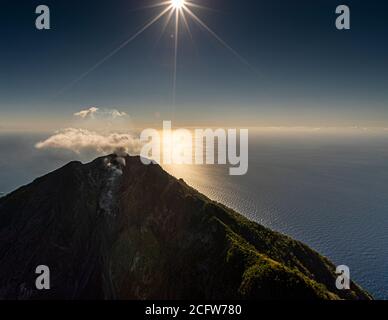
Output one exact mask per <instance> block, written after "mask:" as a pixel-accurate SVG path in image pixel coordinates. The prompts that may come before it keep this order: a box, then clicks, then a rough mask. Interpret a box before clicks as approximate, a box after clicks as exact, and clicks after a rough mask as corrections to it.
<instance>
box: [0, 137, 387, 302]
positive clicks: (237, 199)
mask: <svg viewBox="0 0 388 320" xmlns="http://www.w3.org/2000/svg"><path fill="white" fill-rule="evenodd" d="M44 137H47V135H45V136H34V135H24V136H23V135H10V134H0V196H1V193H8V192H10V191H12V190H14V189H16V188H17V187H19V186H21V185H23V184H26V183H28V182H31V181H32V180H33V179H34V178H36V177H38V176H41V175H43V174H46V173H48V172H50V171H52V170H54V169H57V168H58V167H60V166H62V165H64V164H65V163H67V162H68V161H71V160H81V161H88V160H91V158H92V156H94V155H93V154H87V155H84V154H81V155H77V154H74V153H72V152H64V151H63V152H58V151H53V150H50V151H42V150H36V149H35V148H34V144H35V143H36V142H38V141H39V140H40V139H41V138H44ZM249 148H250V150H249V171H248V174H247V175H245V176H240V177H236V176H234V177H232V176H229V175H228V167H225V166H217V165H209V166H205V165H204V166H183V165H182V166H170V167H165V168H166V170H168V171H169V172H170V173H171V174H173V175H175V176H176V177H178V178H183V179H184V180H185V181H186V182H187V183H188V184H190V185H192V186H193V187H194V188H196V189H198V190H199V191H200V192H202V193H204V194H206V195H207V196H208V197H210V198H211V199H213V200H216V201H219V202H221V203H224V204H226V205H227V206H229V207H231V208H233V209H235V210H237V211H239V212H241V213H242V214H243V215H245V216H247V217H248V218H250V219H252V220H254V221H256V222H258V223H260V224H263V225H265V226H267V227H269V228H271V229H274V230H277V231H280V232H283V233H285V234H287V235H290V236H291V237H293V238H295V239H298V240H301V241H303V242H305V243H306V244H308V245H310V246H311V247H312V248H314V249H316V250H318V251H319V252H320V253H321V254H323V255H325V256H327V257H329V258H330V259H331V260H332V261H333V262H334V263H336V264H337V265H347V266H349V267H350V271H351V278H352V279H353V280H355V281H356V282H358V283H359V284H360V285H361V286H363V287H364V288H365V289H367V290H368V291H369V292H370V293H372V295H373V296H374V297H375V298H378V299H388V132H387V133H385V134H384V133H379V134H375V133H367V132H358V131H357V132H356V133H355V132H351V133H341V134H334V133H319V132H297V133H293V134H289V133H284V132H276V133H269V132H260V131H257V132H256V131H254V132H252V131H251V132H250V144H249Z"/></svg>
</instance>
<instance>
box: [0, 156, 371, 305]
mask: <svg viewBox="0 0 388 320" xmlns="http://www.w3.org/2000/svg"><path fill="white" fill-rule="evenodd" d="M125 164H126V165H125ZM38 265H47V266H49V267H50V275H51V289H50V290H46V291H45V290H43V291H38V290H36V289H35V279H36V277H37V275H36V274H35V268H36V267H37V266H38ZM335 279H336V275H335V267H334V266H333V264H332V263H331V262H330V261H329V260H327V259H326V258H324V257H322V256H320V255H319V254H318V253H316V252H315V251H313V250H311V249H310V248H308V247H307V246H305V245H304V244H302V243H300V242H297V241H294V240H292V239H291V238H289V237H286V236H284V235H281V234H278V233H276V232H273V231H270V230H269V229H267V228H264V227H262V226H260V225H258V224H256V223H253V222H250V221H248V220H247V219H245V218H244V217H242V216H241V215H239V214H238V213H236V212H234V211H232V210H230V209H228V208H226V207H224V206H222V205H220V204H218V203H215V202H213V201H211V200H209V199H208V198H206V197H205V196H203V195H202V194H200V193H198V192H197V191H195V190H194V189H192V188H190V187H189V186H188V185H186V184H185V182H184V181H182V180H177V179H175V178H174V177H172V176H170V175H169V174H167V173H166V172H165V171H163V170H162V169H161V167H160V166H158V165H150V166H144V165H143V164H142V163H141V161H140V159H139V158H138V157H126V158H125V159H124V158H119V157H116V156H113V155H112V156H108V157H104V158H99V159H96V160H95V161H93V162H91V163H89V164H85V165H84V164H81V163H80V162H72V163H69V164H68V165H66V166H65V167H63V168H61V169H59V170H57V171H55V172H53V173H50V174H48V175H46V176H44V177H42V178H39V179H37V180H35V181H34V182H33V183H31V184H30V185H27V186H25V187H22V188H20V189H19V190H16V191H15V192H13V193H11V194H9V195H7V196H6V197H4V198H1V199H0V284H1V285H0V298H3V299H369V298H370V296H369V295H368V294H367V293H366V292H364V291H363V290H362V289H360V288H359V287H358V286H357V285H355V284H354V283H352V288H351V290H349V291H338V290H337V289H336V288H335Z"/></svg>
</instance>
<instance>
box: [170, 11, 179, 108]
mask: <svg viewBox="0 0 388 320" xmlns="http://www.w3.org/2000/svg"><path fill="white" fill-rule="evenodd" d="M179 17H180V9H179V8H177V9H176V10H175V39H174V40H175V48H174V49H175V51H174V75H173V97H172V99H173V108H175V103H176V87H177V68H178V45H179ZM173 111H175V110H173Z"/></svg>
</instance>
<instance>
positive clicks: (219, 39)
mask: <svg viewBox="0 0 388 320" xmlns="http://www.w3.org/2000/svg"><path fill="white" fill-rule="evenodd" d="M183 9H184V10H185V11H186V12H187V13H188V14H189V15H190V16H191V17H192V18H193V19H194V20H195V21H196V22H197V23H198V24H199V25H200V26H201V27H203V28H204V29H205V30H206V31H208V32H209V33H210V34H211V35H212V36H213V37H214V38H215V39H216V40H217V41H218V42H219V43H221V44H222V45H223V46H224V47H225V48H226V49H228V50H229V51H230V52H231V53H232V54H233V55H234V56H236V58H238V59H239V60H240V61H241V62H242V63H243V64H245V65H247V66H248V67H250V68H252V66H251V65H250V63H249V62H248V61H246V60H245V59H244V58H243V57H242V56H241V55H240V54H239V53H238V52H237V51H236V50H234V49H233V48H232V47H231V46H229V45H228V44H227V43H226V42H225V41H224V40H222V38H221V37H220V36H218V35H217V34H216V33H215V32H214V31H213V30H212V29H210V27H208V26H207V25H206V23H205V22H203V21H202V20H201V19H200V18H198V17H197V15H196V14H195V13H194V12H192V11H191V10H190V9H189V8H187V7H186V6H185V7H183Z"/></svg>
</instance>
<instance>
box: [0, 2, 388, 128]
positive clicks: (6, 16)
mask: <svg viewBox="0 0 388 320" xmlns="http://www.w3.org/2000/svg"><path fill="white" fill-rule="evenodd" d="M157 1H158V0H149V1H148V0H111V1H102V0H93V1H88V0H83V1H79V0H66V1H65V0H55V1H53V0H51V1H50V0H46V1H43V2H42V1H30V0H9V1H8V0H0V5H1V7H0V41H1V50H0V125H3V126H5V123H15V125H17V123H20V125H24V123H26V121H27V122H30V123H34V122H36V123H39V121H40V122H42V121H49V120H50V121H53V122H55V121H58V122H59V123H60V122H62V121H63V120H64V119H66V118H69V117H71V115H72V114H73V113H74V112H76V111H78V110H80V109H84V108H86V107H89V106H99V107H105V108H116V109H119V110H121V111H125V112H127V113H128V114H130V115H131V116H132V117H133V119H135V120H136V121H139V122H147V121H153V120H154V117H155V116H154V115H155V113H159V114H161V116H162V117H163V118H165V119H169V118H171V110H172V83H173V76H172V75H173V69H174V68H173V66H174V63H173V52H174V38H173V37H172V34H173V31H174V28H173V25H170V26H169V27H168V28H167V30H166V32H165V33H164V35H163V36H162V37H161V38H160V39H159V36H160V33H161V29H162V23H163V22H159V23H157V24H155V25H154V26H153V27H151V28H150V29H148V30H147V31H146V32H145V33H144V34H142V36H141V37H139V38H137V39H136V40H135V41H134V42H132V43H130V44H129V45H128V46H126V47H125V48H123V49H122V50H121V51H120V52H118V53H117V54H116V55H114V56H113V57H112V58H111V59H109V60H108V61H106V62H105V63H104V64H103V65H101V66H100V67H99V68H98V69H96V70H95V71H93V72H92V73H90V74H89V75H88V76H87V77H85V78H83V79H82V80H81V81H79V82H77V83H76V84H75V85H74V86H71V87H67V86H68V85H69V83H72V81H73V80H74V79H77V78H78V77H79V76H80V75H81V74H82V73H84V72H85V71H87V70H88V69H89V68H90V67H92V66H93V65H94V64H95V63H96V62H98V61H99V60H101V59H102V58H103V57H104V56H106V55H107V54H108V53H109V52H111V51H112V50H114V49H115V48H116V47H117V46H119V45H120V44H121V43H122V42H123V41H125V40H126V39H128V38H129V37H130V36H131V35H133V34H134V33H135V32H136V31H137V30H138V29H139V27H141V26H142V25H144V24H145V23H146V22H147V20H149V19H151V18H152V17H153V16H155V15H156V14H157V13H158V12H159V11H160V10H161V8H154V9H141V8H142V7H144V6H147V5H149V4H153V3H156V2H157ZM192 1H193V2H195V3H198V4H200V5H204V6H207V7H209V8H211V9H212V10H199V9H195V10H194V9H193V11H195V13H196V14H197V15H198V16H199V17H200V18H201V19H202V20H203V21H205V22H206V23H207V25H208V26H209V27H211V28H212V29H213V30H214V31H215V32H217V34H218V35H219V36H221V37H222V38H223V39H224V40H225V41H226V42H227V43H228V44H229V45H230V46H231V47H233V49H235V50H236V51H237V52H238V53H239V54H240V55H241V56H242V57H244V59H246V60H247V61H248V62H249V64H250V65H251V67H248V66H246V65H244V64H243V63H241V62H240V61H239V60H238V59H237V58H236V57H235V56H233V54H231V53H230V52H229V51H228V50H226V49H225V48H224V47H222V46H221V45H220V44H219V43H218V42H217V41H216V40H214V38H212V37H211V36H210V35H209V34H208V33H206V32H205V31H204V30H203V29H201V28H200V27H199V26H198V25H197V24H195V22H193V21H192V20H191V21H189V23H190V28H191V31H192V33H193V38H194V42H192V40H191V38H190V37H189V35H188V33H187V31H186V30H185V29H184V27H183V25H182V26H181V32H180V35H179V40H180V46H179V54H178V57H179V58H178V69H177V97H176V107H175V116H174V117H175V118H176V119H177V120H181V121H182V122H190V123H192V124H195V123H196V122H198V124H200V123H203V122H207V123H214V124H220V123H227V124H230V123H236V125H257V126H262V125H271V126H272V125H279V126H283V125H286V126H287V125H290V126H294V125H303V126H342V125H343V126H352V125H359V126H383V127H387V126H388V90H387V85H388V72H387V71H388V44H387V35H388V4H387V3H386V1H382V0H370V1H366V0H364V1H347V2H345V3H344V2H342V1H341V0H324V1H323V0H322V1H307V0H306V1H305V0H300V1H285V0H283V1H268V0H266V1H264V0H243V1H238V0H192ZM39 4H46V5H48V6H49V7H50V9H51V27H52V29H51V30H50V31H38V30H36V29H35V18H36V15H35V13H34V12H35V8H36V6H37V5H39ZM340 4H347V5H349V6H350V8H351V30H350V31H338V30H337V29H336V28H335V24H334V23H335V18H336V16H335V8H336V7H337V6H338V5H340ZM64 88H66V90H64V91H63V90H62V89H64Z"/></svg>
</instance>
